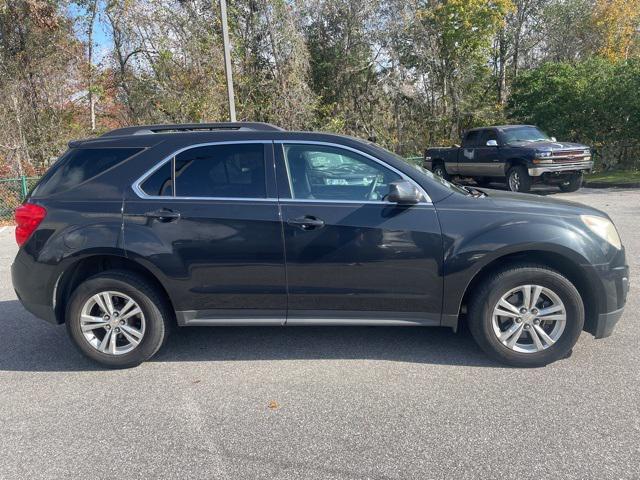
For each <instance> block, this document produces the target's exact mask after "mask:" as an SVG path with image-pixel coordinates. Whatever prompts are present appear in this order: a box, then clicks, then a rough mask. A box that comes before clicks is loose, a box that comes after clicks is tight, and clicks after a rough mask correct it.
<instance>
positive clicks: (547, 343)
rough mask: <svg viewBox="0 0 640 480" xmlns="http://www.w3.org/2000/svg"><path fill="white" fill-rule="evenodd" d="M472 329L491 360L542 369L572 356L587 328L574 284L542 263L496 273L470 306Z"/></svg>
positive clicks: (518, 266)
mask: <svg viewBox="0 0 640 480" xmlns="http://www.w3.org/2000/svg"><path fill="white" fill-rule="evenodd" d="M468 325H469V330H470V331H471V334H472V335H473V337H474V339H475V340H476V342H477V343H478V345H480V347H481V348H482V349H483V350H484V351H485V352H486V353H487V354H488V355H489V356H491V357H492V358H494V359H495V360H498V361H500V362H503V363H506V364H509V365H512V366H516V367H540V366H544V365H547V364H548V363H551V362H554V361H556V360H558V359H560V358H564V357H565V356H567V354H569V353H570V351H571V349H572V348H573V346H574V344H575V343H576V341H577V340H578V337H579V336H580V332H581V331H582V327H583V325H584V306H583V303H582V298H581V297H580V293H579V292H578V290H577V289H576V288H575V286H574V285H573V284H572V283H571V282H570V281H569V280H568V279H567V278H566V277H564V276H563V275H561V274H560V273H558V272H556V271H554V270H551V269H549V268H547V267H545V266H541V265H516V266H513V267H510V268H506V269H504V270H502V271H499V272H498V273H497V274H496V275H492V276H491V277H490V279H489V281H487V282H486V283H484V284H483V285H482V286H481V287H480V288H479V290H478V291H476V292H475V293H474V295H473V297H472V299H471V302H470V304H469V320H468Z"/></svg>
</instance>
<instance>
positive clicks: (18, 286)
mask: <svg viewBox="0 0 640 480" xmlns="http://www.w3.org/2000/svg"><path fill="white" fill-rule="evenodd" d="M50 270H52V269H51V267H49V268H47V267H44V266H41V265H40V264H36V263H34V262H32V261H30V260H29V259H28V257H27V256H26V255H24V254H23V252H22V251H19V252H18V255H17V256H16V258H15V260H14V261H13V264H12V265H11V281H12V283H13V289H14V290H15V292H16V295H17V297H18V300H20V303H22V305H23V306H24V308H25V309H26V310H28V311H29V312H30V313H32V314H33V315H35V316H36V317H38V318H41V319H43V320H46V321H47V322H49V323H54V324H58V323H60V322H59V321H58V320H57V318H56V314H55V309H54V306H53V289H54V288H52V287H51V281H50V280H51V272H50Z"/></svg>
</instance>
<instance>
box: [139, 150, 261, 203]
mask: <svg viewBox="0 0 640 480" xmlns="http://www.w3.org/2000/svg"><path fill="white" fill-rule="evenodd" d="M141 188H142V190H143V191H144V192H145V193H146V194H147V195H153V196H176V197H215V198H265V197H266V196H267V195H266V193H267V192H266V177H265V162H264V146H263V144H261V143H255V144H253V143H249V144H229V145H207V146H204V147H195V148H191V149H189V150H185V151H184V152H181V153H179V154H178V155H176V156H175V157H174V158H172V159H171V161H169V162H167V163H165V164H164V165H163V166H162V167H161V168H159V169H158V170H157V171H156V172H154V173H153V174H152V175H151V176H150V177H149V178H147V179H146V180H145V181H144V182H143V183H142V185H141Z"/></svg>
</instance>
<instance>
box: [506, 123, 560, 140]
mask: <svg viewBox="0 0 640 480" xmlns="http://www.w3.org/2000/svg"><path fill="white" fill-rule="evenodd" d="M502 135H503V136H504V139H505V142H506V143H514V142H548V141H550V140H551V138H550V137H549V136H548V135H547V134H546V133H544V132H543V131H542V130H540V129H539V128H536V127H517V128H507V129H505V130H503V131H502Z"/></svg>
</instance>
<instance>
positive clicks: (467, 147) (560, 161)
mask: <svg viewBox="0 0 640 480" xmlns="http://www.w3.org/2000/svg"><path fill="white" fill-rule="evenodd" d="M424 166H425V168H427V169H429V170H431V171H432V172H433V173H435V174H436V175H440V176H441V177H443V178H445V179H448V178H450V177H451V176H454V175H457V176H461V177H472V178H473V179H474V180H475V181H476V182H477V183H478V184H479V185H480V186H486V185H488V184H489V183H490V182H492V181H498V180H500V179H505V178H506V181H507V186H508V187H509V189H510V190H512V191H514V192H527V191H529V189H530V188H531V185H532V184H533V183H536V182H540V183H546V184H548V185H558V186H559V187H560V189H561V190H562V191H564V192H574V191H576V190H578V189H579V188H580V187H581V186H582V180H583V175H584V172H588V171H590V170H591V169H592V168H593V161H592V160H591V149H590V148H589V147H588V146H586V145H580V144H578V143H567V142H558V141H556V139H555V138H554V137H549V136H547V135H546V134H545V133H544V132H542V131H541V130H540V129H538V128H537V127H535V126H532V125H503V126H495V127H485V128H474V129H471V130H468V131H467V132H466V133H465V135H464V138H463V140H462V146H461V147H453V148H427V150H426V151H425V153H424Z"/></svg>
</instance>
